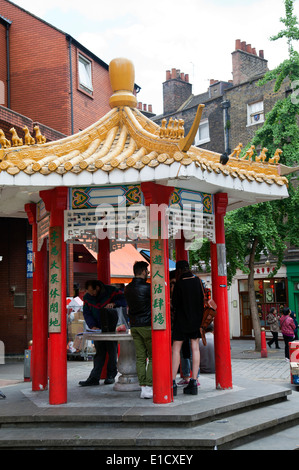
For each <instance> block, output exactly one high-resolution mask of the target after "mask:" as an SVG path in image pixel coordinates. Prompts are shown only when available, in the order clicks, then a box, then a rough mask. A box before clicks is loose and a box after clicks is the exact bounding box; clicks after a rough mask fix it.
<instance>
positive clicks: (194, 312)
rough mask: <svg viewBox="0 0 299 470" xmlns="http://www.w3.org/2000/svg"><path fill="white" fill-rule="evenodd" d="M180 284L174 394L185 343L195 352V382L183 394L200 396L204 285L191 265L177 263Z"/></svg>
mask: <svg viewBox="0 0 299 470" xmlns="http://www.w3.org/2000/svg"><path fill="white" fill-rule="evenodd" d="M176 272H177V281H176V283H175V286H174V289H173V294H172V305H173V309H174V323H173V333H172V339H173V345H172V378H173V394H174V396H175V395H176V394H177V384H176V381H175V378H176V375H177V372H178V368H179V364H180V351H181V347H182V344H183V341H184V340H185V339H190V340H191V350H192V379H190V381H189V383H188V385H187V387H185V388H184V393H185V394H189V395H197V393H198V389H197V381H196V378H197V374H198V369H199V362H200V353H199V338H200V331H199V328H200V326H201V322H202V317H203V308H204V294H203V288H202V281H201V280H200V279H199V278H198V277H196V276H194V274H192V272H191V271H190V268H189V264H188V262H187V261H185V260H181V261H177V263H176Z"/></svg>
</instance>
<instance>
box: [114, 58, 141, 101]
mask: <svg viewBox="0 0 299 470" xmlns="http://www.w3.org/2000/svg"><path fill="white" fill-rule="evenodd" d="M109 76H110V83H111V87H112V90H113V95H112V96H111V98H110V100H109V104H110V106H111V108H116V107H118V106H129V107H130V108H135V107H136V106H137V99H136V96H134V95H133V91H134V81H135V70H134V65H133V63H132V62H131V61H130V60H129V59H124V58H122V57H120V58H117V59H113V60H112V61H111V62H110V64H109Z"/></svg>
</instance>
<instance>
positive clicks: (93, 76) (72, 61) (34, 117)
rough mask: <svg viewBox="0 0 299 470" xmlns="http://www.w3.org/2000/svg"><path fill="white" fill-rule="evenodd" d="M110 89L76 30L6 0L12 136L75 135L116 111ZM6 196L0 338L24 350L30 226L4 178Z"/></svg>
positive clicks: (0, 29)
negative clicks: (10, 211)
mask: <svg viewBox="0 0 299 470" xmlns="http://www.w3.org/2000/svg"><path fill="white" fill-rule="evenodd" d="M135 88H136V89H137V88H138V87H137V86H136V87H135ZM111 94H112V90H111V85H110V81H109V72H108V65H107V64H106V63H105V62H103V61H102V60H101V59H100V58H99V57H97V56H95V55H94V54H93V53H91V52H90V51H89V50H87V49H86V48H85V47H84V46H83V45H82V44H80V43H79V42H78V41H76V40H75V39H74V38H72V37H71V36H70V35H68V34H66V33H64V32H62V31H60V30H58V29H57V28H55V27H53V26H52V25H50V24H48V23H47V22H45V21H43V20H41V19H39V18H38V17H36V16H34V15H33V14H31V13H30V12H28V11H25V10H24V9H23V8H20V7H19V6H17V5H15V4H14V3H13V2H10V1H8V0H0V129H1V130H2V131H3V136H5V138H6V139H7V140H9V141H11V138H12V134H11V133H10V129H12V128H15V130H16V132H17V135H18V136H19V137H20V138H22V139H23V140H24V129H23V128H24V126H27V127H28V130H29V131H30V133H31V135H32V136H33V137H34V136H35V132H34V127H35V125H38V126H39V128H40V131H41V133H42V134H43V135H44V136H45V137H46V138H47V141H53V140H57V139H60V138H62V137H65V136H66V135H71V134H74V133H77V132H78V131H80V130H83V129H85V128H87V127H88V126H90V125H91V124H93V123H94V122H95V121H97V120H98V119H100V118H101V117H102V116H103V115H104V114H106V113H107V112H108V111H109V110H110V106H109V98H110V96H111ZM0 137H1V136H0ZM0 150H1V144H0ZM0 179H1V173H0ZM41 189H42V188H41ZM0 197H1V201H2V206H1V207H2V208H3V209H2V210H1V213H0V224H1V231H0V298H1V311H0V341H3V343H4V344H5V353H6V354H20V353H23V351H24V349H26V348H27V346H28V341H30V340H31V338H32V336H31V331H32V316H31V313H32V278H31V268H32V261H33V260H32V259H31V255H30V249H29V247H30V240H31V239H32V235H31V226H30V225H29V224H28V219H27V216H26V213H25V212H22V213H21V212H18V210H16V212H15V214H14V216H13V217H11V215H10V217H8V215H7V214H6V213H5V201H6V200H7V201H8V200H9V202H10V205H11V203H12V201H11V195H10V193H9V191H5V190H3V189H1V183H0ZM33 202H34V201H33ZM27 242H28V243H27ZM68 257H69V259H70V260H72V259H73V251H72V247H70V249H69V252H68ZM71 272H72V271H71ZM69 291H70V294H69V295H72V277H71V276H70V279H69Z"/></svg>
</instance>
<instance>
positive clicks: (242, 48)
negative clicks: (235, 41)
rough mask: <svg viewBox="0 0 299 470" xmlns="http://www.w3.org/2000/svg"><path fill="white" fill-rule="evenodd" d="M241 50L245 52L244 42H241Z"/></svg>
mask: <svg viewBox="0 0 299 470" xmlns="http://www.w3.org/2000/svg"><path fill="white" fill-rule="evenodd" d="M241 50H242V51H246V41H242V42H241Z"/></svg>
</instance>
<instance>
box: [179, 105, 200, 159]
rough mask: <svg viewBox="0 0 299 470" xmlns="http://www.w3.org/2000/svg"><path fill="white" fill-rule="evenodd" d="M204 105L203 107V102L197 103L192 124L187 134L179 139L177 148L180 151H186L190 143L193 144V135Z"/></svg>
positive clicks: (196, 129)
mask: <svg viewBox="0 0 299 470" xmlns="http://www.w3.org/2000/svg"><path fill="white" fill-rule="evenodd" d="M204 107H205V105H204V104H199V105H198V108H197V111H196V116H195V119H194V121H193V124H192V126H191V129H190V131H189V133H188V135H187V136H186V137H184V138H183V139H181V140H180V141H179V144H178V145H179V148H180V150H181V152H187V151H188V150H189V148H190V147H191V145H192V144H193V141H194V139H195V136H196V132H197V131H198V126H199V123H200V120H201V116H202V112H203V108H204Z"/></svg>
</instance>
